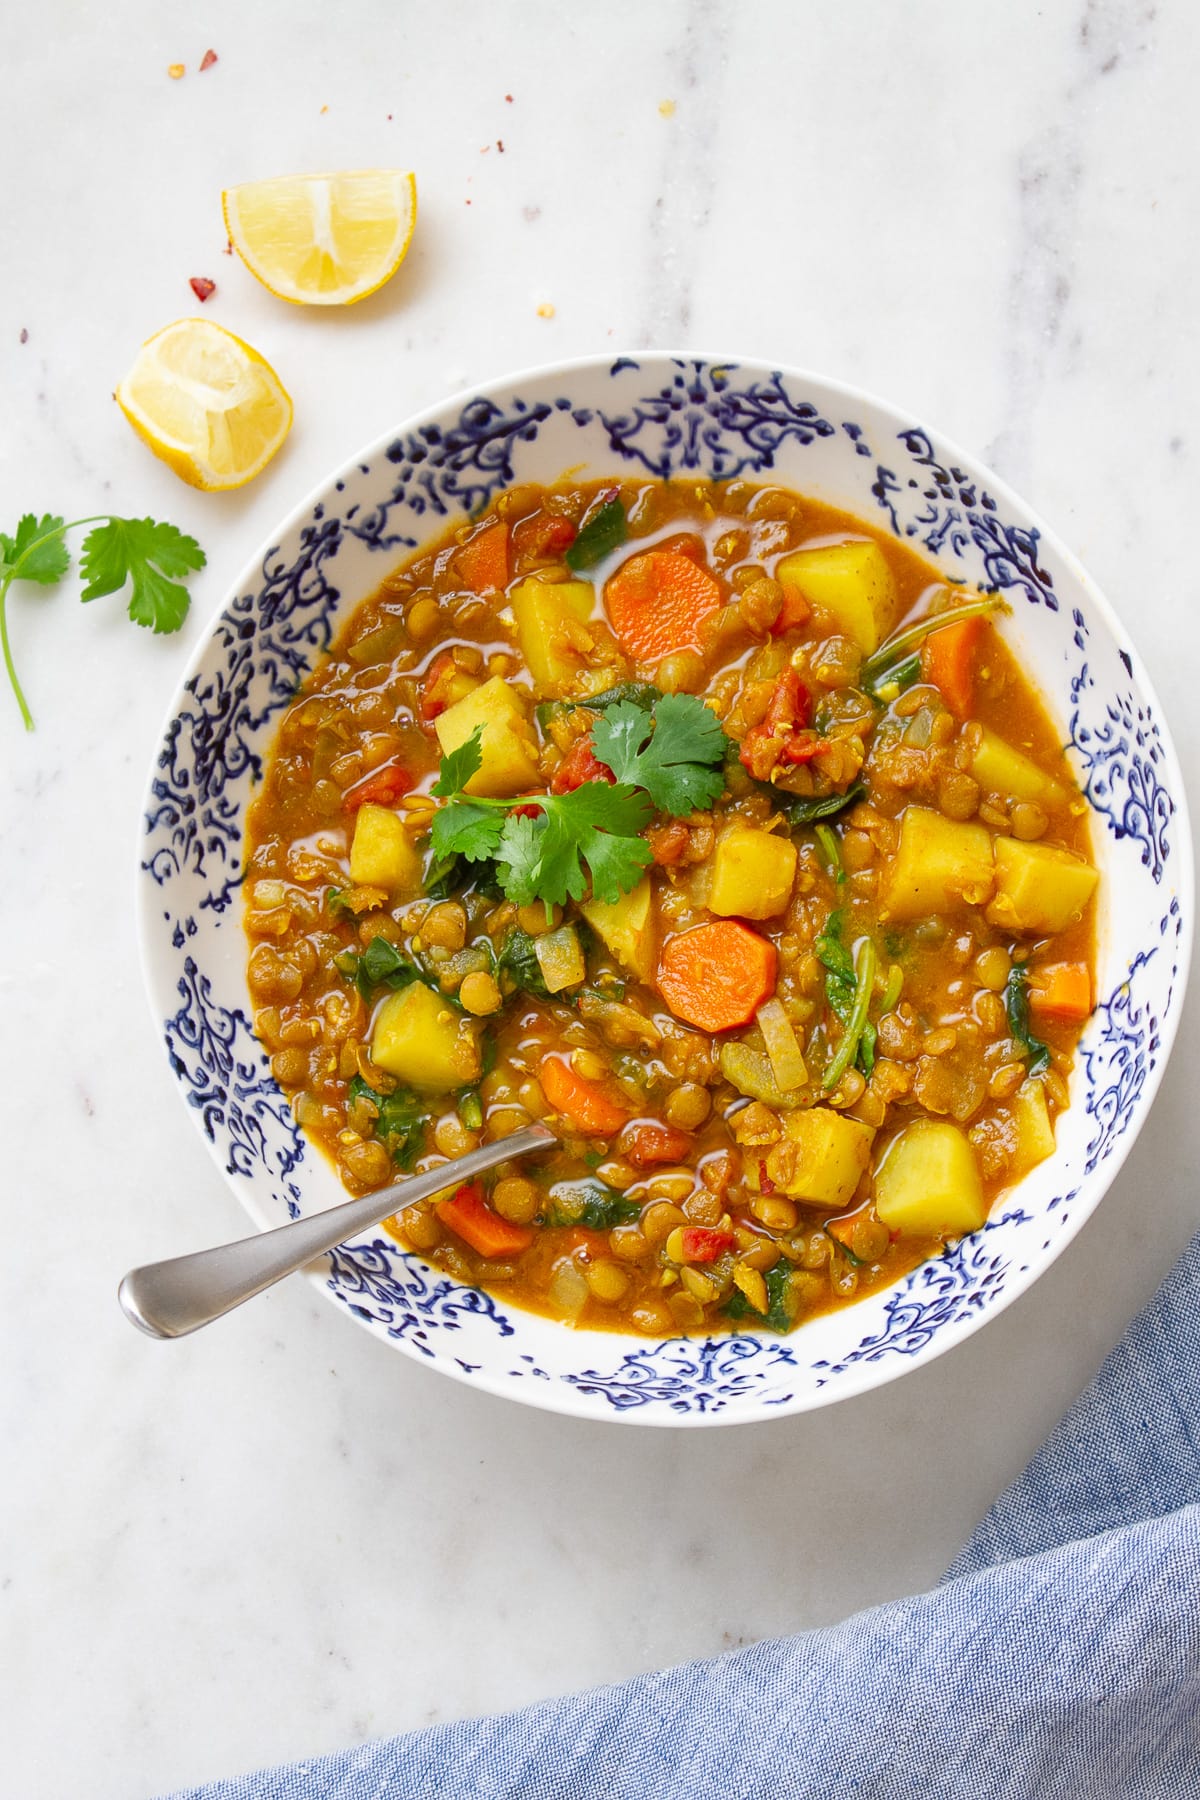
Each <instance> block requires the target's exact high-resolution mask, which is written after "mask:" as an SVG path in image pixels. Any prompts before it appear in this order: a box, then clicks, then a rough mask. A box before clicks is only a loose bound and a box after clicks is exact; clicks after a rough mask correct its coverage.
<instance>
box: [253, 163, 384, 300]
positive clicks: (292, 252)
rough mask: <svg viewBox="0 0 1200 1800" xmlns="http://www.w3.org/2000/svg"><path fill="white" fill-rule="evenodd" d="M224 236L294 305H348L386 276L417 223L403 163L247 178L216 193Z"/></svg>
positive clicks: (260, 276)
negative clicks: (268, 178) (219, 197)
mask: <svg viewBox="0 0 1200 1800" xmlns="http://www.w3.org/2000/svg"><path fill="white" fill-rule="evenodd" d="M222 204H223V206H224V209H225V229H226V231H227V232H228V234H229V241H230V243H231V244H232V245H233V247H234V249H235V250H236V251H237V253H238V255H239V256H240V257H241V259H242V261H243V262H244V263H245V265H246V267H247V268H248V269H249V270H250V273H251V274H252V275H255V276H257V278H258V280H259V281H261V282H262V284H263V286H264V287H266V288H269V289H270V291H271V293H273V294H276V295H278V297H279V298H280V299H281V300H291V301H294V302H295V303H296V304H297V305H301V306H351V305H353V303H354V302H355V301H356V300H365V299H366V297H367V295H368V294H373V293H374V292H375V290H376V289H377V288H381V287H382V286H383V284H384V282H385V281H389V280H390V279H391V277H392V276H393V275H394V274H395V273H396V270H397V269H398V268H399V267H400V264H401V263H402V262H403V261H404V258H405V256H406V255H407V253H408V246H409V244H410V243H411V242H412V234H413V227H414V226H415V224H416V222H417V183H416V177H415V176H414V175H413V174H412V173H411V171H408V170H403V169H353V170H346V171H343V172H342V173H340V174H328V175H280V176H277V177H275V178H274V179H273V180H271V181H246V182H243V183H242V184H241V185H240V186H239V187H232V188H227V189H226V190H225V193H224V194H223V195H222Z"/></svg>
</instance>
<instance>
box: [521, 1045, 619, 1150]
mask: <svg viewBox="0 0 1200 1800" xmlns="http://www.w3.org/2000/svg"><path fill="white" fill-rule="evenodd" d="M538 1079H539V1080H540V1081H541V1084H542V1092H543V1094H545V1096H546V1099H547V1100H548V1101H549V1103H550V1106H551V1107H552V1108H553V1110H554V1111H555V1112H557V1113H563V1114H565V1116H566V1117H567V1118H568V1119H570V1121H571V1123H572V1124H573V1125H575V1126H577V1127H578V1129H579V1130H580V1131H585V1132H588V1133H590V1134H593V1135H595V1136H597V1137H611V1136H612V1134H613V1132H615V1131H620V1129H621V1127H622V1125H624V1123H625V1121H626V1120H627V1119H628V1117H629V1114H628V1113H627V1112H626V1110H625V1108H624V1107H623V1106H618V1105H617V1103H616V1101H615V1100H611V1099H610V1098H609V1096H608V1095H607V1094H606V1093H605V1091H604V1089H603V1088H602V1087H597V1085H596V1083H595V1082H594V1081H585V1080H584V1078H583V1076H582V1075H577V1074H576V1073H575V1070H574V1069H573V1068H572V1067H571V1065H570V1063H567V1062H564V1061H563V1060H562V1058H561V1057H558V1056H548V1057H547V1058H546V1060H545V1062H544V1063H543V1064H542V1069H541V1074H540V1076H539V1078H538Z"/></svg>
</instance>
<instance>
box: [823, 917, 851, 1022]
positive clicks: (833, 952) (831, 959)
mask: <svg viewBox="0 0 1200 1800" xmlns="http://www.w3.org/2000/svg"><path fill="white" fill-rule="evenodd" d="M844 924H845V917H844V914H843V913H841V912H840V911H838V912H831V913H830V915H829V917H828V918H827V919H826V921H825V929H824V931H823V932H822V933H821V935H820V937H819V938H817V940H816V942H815V943H814V944H813V949H814V950H815V951H816V953H817V956H818V958H819V960H820V961H821V962H822V963H824V965H825V998H826V1000H827V1001H828V1002H829V1010H830V1011H831V1012H832V1013H833V1015H834V1017H835V1018H838V1019H840V1020H841V1022H842V1024H843V1025H844V1024H845V1023H846V1021H847V1020H848V1019H849V1017H850V1014H851V1012H852V1011H853V1010H854V986H855V976H854V958H853V957H852V956H851V954H850V952H849V950H848V949H847V948H846V946H845V944H844V943H843V942H842V927H843V925H844Z"/></svg>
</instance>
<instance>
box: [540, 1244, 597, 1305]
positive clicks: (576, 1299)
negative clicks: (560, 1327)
mask: <svg viewBox="0 0 1200 1800" xmlns="http://www.w3.org/2000/svg"><path fill="white" fill-rule="evenodd" d="M546 1292H547V1297H548V1299H549V1301H550V1304H551V1306H553V1307H554V1309H555V1311H556V1312H560V1313H561V1314H562V1315H563V1317H564V1318H565V1319H577V1318H578V1317H579V1315H580V1313H581V1312H582V1311H583V1309H584V1307H585V1306H586V1305H587V1297H588V1293H589V1289H588V1284H587V1276H586V1275H585V1274H584V1272H583V1270H582V1269H581V1268H580V1267H579V1264H578V1263H577V1262H575V1261H574V1260H573V1259H572V1258H571V1257H569V1256H564V1257H563V1259H562V1261H561V1262H560V1263H559V1264H558V1265H557V1266H556V1268H555V1270H554V1273H553V1275H551V1277H550V1284H549V1287H548V1288H547V1290H546Z"/></svg>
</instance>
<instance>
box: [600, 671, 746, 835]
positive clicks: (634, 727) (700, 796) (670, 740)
mask: <svg viewBox="0 0 1200 1800" xmlns="http://www.w3.org/2000/svg"><path fill="white" fill-rule="evenodd" d="M592 749H593V750H594V751H595V754H596V756H597V758H598V759H599V761H600V762H602V763H604V764H605V766H606V767H607V768H610V769H611V770H612V772H613V774H614V775H615V776H616V778H617V780H618V781H627V782H629V783H631V785H632V786H634V787H640V788H644V789H645V790H646V792H647V793H648V794H649V796H650V798H651V800H653V802H654V804H655V806H657V807H659V808H660V809H661V811H663V812H669V813H675V814H677V815H681V814H684V813H690V812H695V811H696V810H697V808H699V807H704V806H711V805H712V803H713V801H714V800H715V799H716V798H717V796H718V795H719V794H720V792H721V790H722V788H723V787H724V786H725V776H724V773H723V772H722V769H721V767H720V765H721V763H722V761H723V759H724V756H725V733H724V732H723V731H722V730H721V722H720V720H719V719H718V718H717V716H716V714H715V713H712V712H710V711H709V709H708V707H707V706H705V704H704V702H703V701H702V700H697V699H696V697H695V695H694V694H666V695H664V696H663V698H662V699H661V700H659V701H658V702H657V703H656V704H655V706H654V709H653V711H652V712H648V711H647V710H646V708H645V707H643V706H635V705H634V704H633V703H632V702H631V701H628V700H623V701H621V702H620V703H619V704H618V705H616V706H610V707H609V708H608V710H607V712H605V713H604V714H603V715H602V716H601V717H600V718H599V719H597V721H596V723H595V724H594V725H593V727H592ZM714 763H715V764H716V765H717V766H716V767H715V768H714V767H713V766H712V765H713V764H714Z"/></svg>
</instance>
